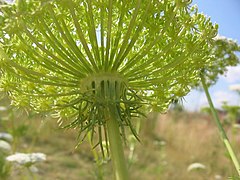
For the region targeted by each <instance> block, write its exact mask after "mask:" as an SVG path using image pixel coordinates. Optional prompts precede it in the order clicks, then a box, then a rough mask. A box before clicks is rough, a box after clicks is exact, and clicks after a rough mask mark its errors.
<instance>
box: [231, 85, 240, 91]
mask: <svg viewBox="0 0 240 180" xmlns="http://www.w3.org/2000/svg"><path fill="white" fill-rule="evenodd" d="M229 89H230V90H233V91H240V84H234V85H231V86H229Z"/></svg>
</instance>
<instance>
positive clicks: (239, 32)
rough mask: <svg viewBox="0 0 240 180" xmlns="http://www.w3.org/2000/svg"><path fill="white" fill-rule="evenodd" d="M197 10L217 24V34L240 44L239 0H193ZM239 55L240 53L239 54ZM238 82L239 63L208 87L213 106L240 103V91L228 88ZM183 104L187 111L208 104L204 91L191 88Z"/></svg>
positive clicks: (239, 80)
mask: <svg viewBox="0 0 240 180" xmlns="http://www.w3.org/2000/svg"><path fill="white" fill-rule="evenodd" d="M192 4H196V5H197V6H198V10H199V12H200V13H201V12H202V13H204V14H205V15H207V16H208V17H210V18H211V21H212V22H214V23H217V24H218V25H219V31H218V33H219V35H221V36H225V37H227V38H231V39H233V40H236V41H237V42H238V43H239V44H240V1H239V0H193V2H192ZM239 56H240V55H239ZM235 84H240V65H239V66H237V67H230V68H229V69H228V72H227V73H226V74H225V75H224V76H219V80H218V82H217V83H216V84H215V85H214V86H213V87H211V88H210V90H209V92H210V94H211V97H212V100H213V103H214V106H215V107H216V108H221V106H222V103H223V102H224V101H227V103H228V104H229V105H240V93H237V92H236V91H233V90H230V89H229V86H230V85H235ZM184 99H185V100H184V102H183V105H184V107H185V109H187V110H189V111H198V110H199V109H200V108H201V107H204V106H208V103H207V99H206V97H205V94H204V92H200V91H196V90H193V91H191V92H190V93H189V94H188V95H187V96H186V97H185V98H184Z"/></svg>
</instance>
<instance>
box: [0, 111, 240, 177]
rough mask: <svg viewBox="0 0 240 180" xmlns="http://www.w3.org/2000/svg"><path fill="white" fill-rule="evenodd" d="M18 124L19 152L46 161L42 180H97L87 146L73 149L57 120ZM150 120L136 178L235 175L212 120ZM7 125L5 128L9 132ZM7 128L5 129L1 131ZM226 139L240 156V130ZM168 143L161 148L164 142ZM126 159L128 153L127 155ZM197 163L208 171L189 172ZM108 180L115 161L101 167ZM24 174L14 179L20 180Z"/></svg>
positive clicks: (139, 149)
mask: <svg viewBox="0 0 240 180" xmlns="http://www.w3.org/2000/svg"><path fill="white" fill-rule="evenodd" d="M20 117H21V119H19V117H18V119H16V120H15V121H14V123H15V128H16V127H20V126H23V125H25V126H26V127H28V128H27V130H26V132H25V133H24V134H23V135H22V137H19V141H17V142H16V144H17V145H16V147H17V148H16V149H17V151H21V152H43V153H45V154H47V161H46V162H45V163H42V164H39V165H38V167H39V168H40V172H39V174H38V175H37V179H38V180H65V179H69V180H93V179H97V178H96V172H97V170H96V165H95V164H94V158H93V155H92V152H91V149H90V147H89V145H88V143H83V144H81V145H80V147H79V148H78V149H75V145H76V143H77V140H76V136H77V132H75V131H73V130H69V131H65V132H64V131H63V130H60V129H58V127H57V125H56V121H55V120H52V119H49V120H44V121H42V120H41V119H42V118H41V117H34V118H32V119H30V120H27V119H23V118H22V116H20ZM153 117H154V116H149V118H148V120H147V121H146V120H144V122H143V123H142V126H143V128H142V133H141V139H142V142H141V143H137V145H136V150H135V154H134V161H133V163H132V164H131V166H130V174H131V177H132V179H138V180H158V179H164V180H214V179H215V176H216V175H221V176H222V179H227V178H228V177H229V176H231V175H233V174H234V173H235V170H234V168H233V166H232V164H231V162H230V160H229V159H228V158H227V156H226V151H225V149H224V147H223V145H222V142H221V141H220V138H219V136H218V132H217V129H216V128H215V126H214V124H213V123H212V122H211V121H210V118H209V117H206V116H203V115H201V114H196V113H195V114H187V113H182V114H177V115H176V114H172V113H170V114H166V115H160V116H158V118H157V119H156V120H155V121H154V120H153V119H152V118H153ZM11 123H12V122H8V123H6V122H5V125H4V128H5V129H6V128H11V127H12V125H11ZM2 129H3V128H2ZM228 131H229V132H228V134H229V135H230V137H231V138H230V139H231V141H233V144H234V149H236V150H237V151H238V152H237V153H238V155H240V151H239V149H237V147H239V145H240V131H239V130H238V131H237V132H235V134H234V135H233V133H232V131H231V129H230V128H228ZM163 141H164V142H166V144H165V145H162V144H161V143H162V142H163ZM126 154H128V150H126ZM194 162H199V163H202V164H204V165H205V166H206V170H201V171H196V172H187V167H188V165H189V164H191V163H194ZM103 169H104V170H103V173H104V178H105V179H106V180H108V179H109V180H111V179H113V176H112V167H111V162H108V163H107V164H104V165H103ZM24 176H25V175H24V174H22V175H21V174H20V175H18V176H15V177H12V178H13V179H14V180H15V179H16V180H18V179H19V180H21V178H20V177H24Z"/></svg>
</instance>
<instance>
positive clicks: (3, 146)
mask: <svg viewBox="0 0 240 180" xmlns="http://www.w3.org/2000/svg"><path fill="white" fill-rule="evenodd" d="M11 150H12V147H11V145H10V144H9V143H8V142H6V141H3V140H0V151H2V152H8V153H9V152H10V151H11Z"/></svg>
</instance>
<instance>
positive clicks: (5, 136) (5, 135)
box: [0, 132, 13, 142]
mask: <svg viewBox="0 0 240 180" xmlns="http://www.w3.org/2000/svg"><path fill="white" fill-rule="evenodd" d="M0 139H2V140H5V141H8V142H12V141H13V136H12V135H11V134H9V133H5V132H0Z"/></svg>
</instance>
